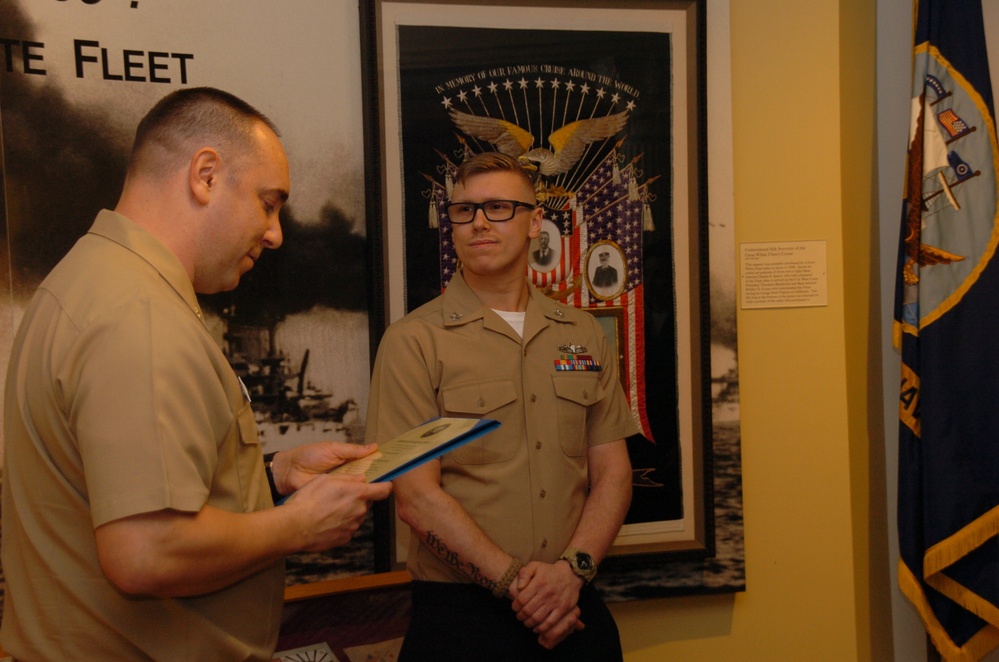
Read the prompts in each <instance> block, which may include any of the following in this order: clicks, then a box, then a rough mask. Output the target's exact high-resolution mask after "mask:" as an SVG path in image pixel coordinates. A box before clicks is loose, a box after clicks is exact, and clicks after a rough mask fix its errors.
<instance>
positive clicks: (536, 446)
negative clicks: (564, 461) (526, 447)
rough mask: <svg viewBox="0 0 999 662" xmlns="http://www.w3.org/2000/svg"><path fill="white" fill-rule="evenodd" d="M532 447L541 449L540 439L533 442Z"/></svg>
mask: <svg viewBox="0 0 999 662" xmlns="http://www.w3.org/2000/svg"><path fill="white" fill-rule="evenodd" d="M534 447H535V448H537V449H538V450H541V442H540V441H536V442H534Z"/></svg>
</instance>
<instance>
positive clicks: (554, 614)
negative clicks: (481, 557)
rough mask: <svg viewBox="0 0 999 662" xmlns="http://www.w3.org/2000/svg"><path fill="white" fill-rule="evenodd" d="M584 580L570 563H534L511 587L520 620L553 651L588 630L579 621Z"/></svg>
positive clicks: (528, 565) (528, 566)
mask: <svg viewBox="0 0 999 662" xmlns="http://www.w3.org/2000/svg"><path fill="white" fill-rule="evenodd" d="M582 587H583V580H582V579H580V578H579V577H577V576H576V575H575V574H573V572H572V570H571V569H570V568H569V564H568V563H562V562H558V561H556V562H555V563H542V562H540V561H531V562H530V563H528V564H527V565H525V566H524V567H523V568H521V569H520V572H519V573H518V574H517V579H516V580H514V582H513V583H512V584H511V585H510V595H511V596H513V605H512V608H513V610H514V611H515V612H517V619H518V620H520V622H522V623H523V624H524V625H525V626H526V627H528V628H531V630H532V631H533V632H534V633H535V634H537V635H538V643H539V644H541V646H543V647H544V648H547V649H549V650H551V649H553V648H555V646H556V645H558V644H559V643H560V642H562V640H564V639H565V638H566V637H568V636H569V635H570V634H572V633H573V632H575V631H576V630H582V629H583V628H584V627H585V626H584V625H583V622H582V621H581V620H579V616H580V610H579V604H578V603H579V591H580V589H582Z"/></svg>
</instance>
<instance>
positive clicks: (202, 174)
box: [188, 147, 222, 205]
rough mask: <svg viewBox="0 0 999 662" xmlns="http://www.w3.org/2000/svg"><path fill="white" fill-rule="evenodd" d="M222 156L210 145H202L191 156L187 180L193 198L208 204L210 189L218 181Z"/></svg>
mask: <svg viewBox="0 0 999 662" xmlns="http://www.w3.org/2000/svg"><path fill="white" fill-rule="evenodd" d="M221 165H222V157H221V156H220V155H219V153H218V152H216V151H215V150H214V149H212V148H211V147H202V148H201V149H199V150H198V151H197V152H195V153H194V156H192V157H191V163H190V170H189V172H188V181H189V184H190V186H191V194H192V195H193V196H194V199H195V200H197V201H198V202H200V203H201V204H203V205H206V204H208V201H209V199H210V198H211V193H212V190H213V189H214V188H215V186H217V185H218V182H219V171H220V166H221Z"/></svg>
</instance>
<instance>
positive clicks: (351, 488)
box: [271, 442, 392, 551]
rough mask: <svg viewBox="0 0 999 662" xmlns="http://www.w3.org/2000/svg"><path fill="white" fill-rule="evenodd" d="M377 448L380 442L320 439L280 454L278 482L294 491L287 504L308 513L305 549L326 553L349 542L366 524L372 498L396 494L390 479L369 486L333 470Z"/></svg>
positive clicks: (283, 490)
mask: <svg viewBox="0 0 999 662" xmlns="http://www.w3.org/2000/svg"><path fill="white" fill-rule="evenodd" d="M375 450H377V445H376V444H370V445H367V446H361V445H357V444H346V443H340V442H320V443H316V444H307V445H305V446H298V447H296V448H293V449H291V450H288V451H282V452H280V453H278V454H277V455H275V456H274V459H273V464H272V465H271V472H272V474H273V476H274V483H275V485H276V486H277V488H278V491H279V492H281V493H283V494H285V493H290V494H291V496H289V497H288V499H287V500H285V502H284V505H283V506H282V507H283V508H292V509H295V510H298V511H300V513H301V514H302V516H303V520H302V521H303V524H304V525H305V527H306V528H305V530H303V532H302V535H303V537H304V539H305V542H304V544H303V548H302V549H303V551H322V550H326V549H329V548H330V547H336V546H337V545H343V544H345V543H347V542H348V541H349V540H350V539H351V537H352V536H353V535H354V533H356V532H357V529H358V528H360V526H361V524H362V523H363V522H364V518H365V516H366V515H367V512H368V505H369V502H370V501H378V500H381V499H384V498H386V497H388V495H389V494H390V493H391V492H392V484H391V483H388V482H386V483H370V484H369V483H365V482H364V478H363V477H362V476H347V475H328V474H327V472H328V471H330V470H331V469H335V468H337V467H339V466H340V465H342V464H344V463H346V462H348V461H350V460H354V459H357V458H361V457H365V456H367V455H370V454H371V453H373V452H374V451H375Z"/></svg>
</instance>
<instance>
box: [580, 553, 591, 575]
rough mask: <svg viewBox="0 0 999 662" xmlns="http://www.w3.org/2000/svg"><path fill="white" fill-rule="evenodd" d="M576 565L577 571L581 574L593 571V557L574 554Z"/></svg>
mask: <svg viewBox="0 0 999 662" xmlns="http://www.w3.org/2000/svg"><path fill="white" fill-rule="evenodd" d="M576 565H578V566H579V569H580V570H582V571H583V572H589V571H590V570H593V557H592V556H590V555H589V554H585V553H582V552H580V553H579V554H576Z"/></svg>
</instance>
